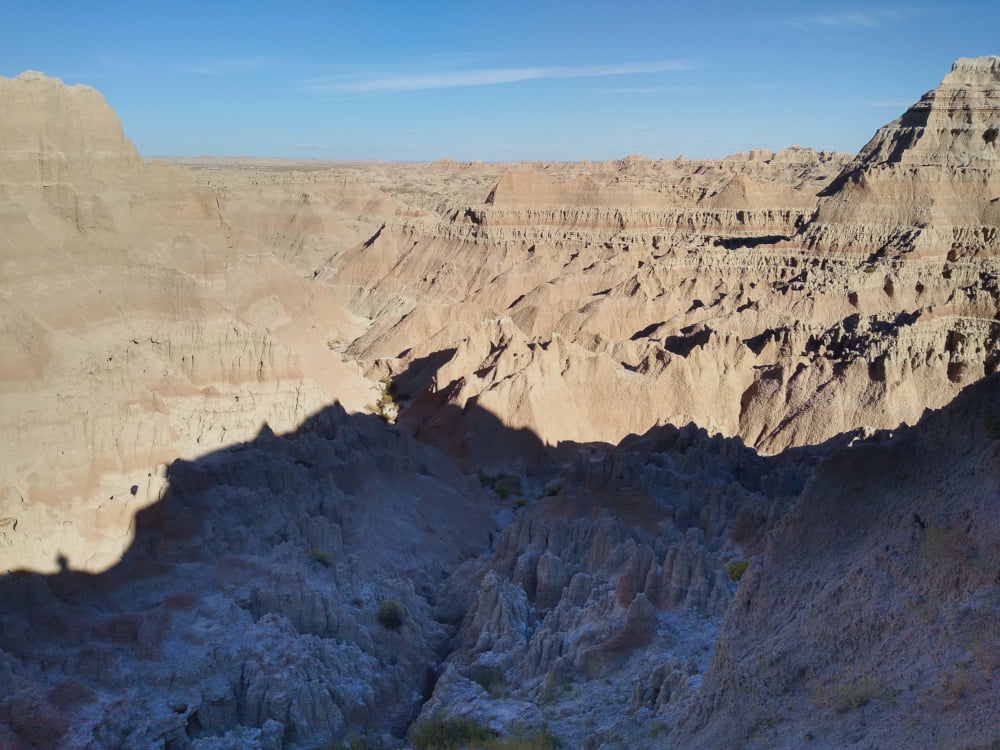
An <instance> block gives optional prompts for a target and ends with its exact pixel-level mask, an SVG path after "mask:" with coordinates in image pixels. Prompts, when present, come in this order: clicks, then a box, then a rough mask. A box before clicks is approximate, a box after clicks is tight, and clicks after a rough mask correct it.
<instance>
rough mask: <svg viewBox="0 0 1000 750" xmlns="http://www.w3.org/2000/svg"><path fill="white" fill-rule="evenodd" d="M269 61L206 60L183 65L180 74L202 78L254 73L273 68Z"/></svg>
mask: <svg viewBox="0 0 1000 750" xmlns="http://www.w3.org/2000/svg"><path fill="white" fill-rule="evenodd" d="M273 65H274V64H273V63H272V62H271V61H270V60H266V59H264V58H258V57H241V58H231V59H228V60H206V61H204V62H200V63H195V64H193V65H184V66H182V67H181V68H180V71H181V72H182V73H193V74H195V75H202V76H227V75H239V74H242V73H256V72H257V71H259V70H265V69H267V68H271V67H273Z"/></svg>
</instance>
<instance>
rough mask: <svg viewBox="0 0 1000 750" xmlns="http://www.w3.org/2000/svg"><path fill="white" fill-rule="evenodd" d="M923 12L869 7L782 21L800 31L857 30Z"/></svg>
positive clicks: (877, 26) (885, 24) (916, 9)
mask: <svg viewBox="0 0 1000 750" xmlns="http://www.w3.org/2000/svg"><path fill="white" fill-rule="evenodd" d="M922 12H923V9H921V8H915V7H911V8H868V9H866V10H858V11H843V12H840V13H821V14H817V15H812V16H796V17H792V18H784V19H782V20H781V23H782V24H783V25H785V26H790V27H791V28H793V29H798V30H800V31H813V30H816V29H837V30H840V31H857V30H862V29H880V28H884V27H885V26H890V25H892V24H896V23H900V22H902V21H905V20H906V19H908V18H911V17H913V16H916V15H919V14H920V13H922Z"/></svg>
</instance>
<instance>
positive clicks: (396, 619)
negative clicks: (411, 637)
mask: <svg viewBox="0 0 1000 750" xmlns="http://www.w3.org/2000/svg"><path fill="white" fill-rule="evenodd" d="M378 621H379V622H380V623H382V625H383V626H384V627H387V628H389V629H390V630H399V629H400V628H401V627H403V623H404V622H405V621H406V610H404V609H403V605H402V604H400V603H399V602H397V601H396V600H395V599H385V600H383V601H382V603H381V604H379V605H378Z"/></svg>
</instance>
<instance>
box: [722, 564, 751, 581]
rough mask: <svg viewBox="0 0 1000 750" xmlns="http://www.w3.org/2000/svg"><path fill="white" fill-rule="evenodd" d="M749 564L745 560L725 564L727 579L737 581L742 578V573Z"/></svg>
mask: <svg viewBox="0 0 1000 750" xmlns="http://www.w3.org/2000/svg"><path fill="white" fill-rule="evenodd" d="M749 564H750V563H748V562H747V561H746V560H740V561H739V562H734V563H730V564H729V565H727V566H726V572H727V573H728V574H729V580H730V581H737V582H739V580H740V579H741V578H743V574H744V573H746V572H747V567H748V566H749Z"/></svg>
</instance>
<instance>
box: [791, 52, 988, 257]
mask: <svg viewBox="0 0 1000 750" xmlns="http://www.w3.org/2000/svg"><path fill="white" fill-rule="evenodd" d="M998 134H1000V57H978V58H972V59H969V58H962V59H959V60H957V61H956V62H955V64H954V65H953V66H952V70H951V72H950V73H949V74H948V75H946V76H945V77H944V80H942V81H941V85H940V86H939V87H938V88H936V89H934V90H933V91H929V92H928V93H926V94H924V96H923V97H921V99H920V101H919V102H917V103H916V104H914V105H913V106H912V107H910V108H909V109H908V110H907V111H906V112H905V113H904V114H903V116H902V117H900V118H899V119H897V120H894V121H893V122H891V123H890V124H889V125H886V126H885V127H884V128H882V129H881V130H879V131H878V133H876V134H875V137H874V138H872V139H871V140H870V141H869V142H868V144H867V145H866V146H865V147H864V148H863V149H862V150H861V153H860V154H858V157H857V158H856V159H855V160H854V161H853V162H851V164H849V165H848V166H847V167H846V168H845V169H844V171H843V172H842V173H841V174H840V175H839V176H838V177H837V179H836V180H834V181H833V183H832V184H831V185H830V187H829V188H828V189H827V191H826V194H825V197H823V198H822V199H821V200H820V202H819V208H818V211H817V214H816V219H815V221H813V222H812V223H811V224H810V226H809V228H808V230H806V232H805V241H806V243H807V246H808V247H809V248H810V249H812V250H814V251H818V252H827V253H845V252H846V253H854V254H857V255H860V256H863V257H868V256H869V255H879V256H888V257H899V256H900V255H907V256H908V257H927V258H938V259H944V258H947V259H948V260H949V261H955V260H961V259H966V258H970V259H971V258H981V257H996V255H997V254H998V253H1000V238H998V227H1000V146H998V145H997V136H998Z"/></svg>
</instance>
